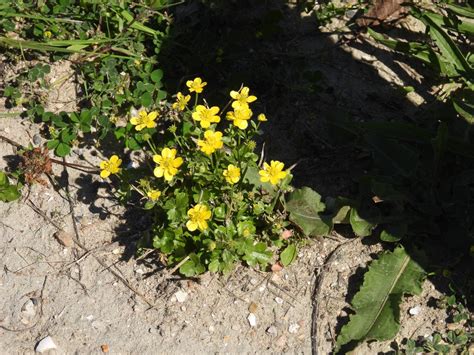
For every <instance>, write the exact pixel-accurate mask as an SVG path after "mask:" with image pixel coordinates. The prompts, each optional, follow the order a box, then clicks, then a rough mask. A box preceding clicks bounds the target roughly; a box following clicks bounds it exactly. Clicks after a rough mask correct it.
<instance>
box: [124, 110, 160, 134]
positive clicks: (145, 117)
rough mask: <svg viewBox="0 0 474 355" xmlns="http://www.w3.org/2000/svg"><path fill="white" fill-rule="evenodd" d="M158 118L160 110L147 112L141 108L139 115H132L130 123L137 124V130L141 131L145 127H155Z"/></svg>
mask: <svg viewBox="0 0 474 355" xmlns="http://www.w3.org/2000/svg"><path fill="white" fill-rule="evenodd" d="M157 118H158V112H157V111H152V112H150V113H147V112H146V111H145V110H140V111H139V112H138V116H136V117H132V118H131V119H130V123H131V124H132V125H134V126H135V129H136V130H137V131H141V130H142V129H143V128H155V127H156V122H155V120H156V119H157Z"/></svg>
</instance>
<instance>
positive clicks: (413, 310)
mask: <svg viewBox="0 0 474 355" xmlns="http://www.w3.org/2000/svg"><path fill="white" fill-rule="evenodd" d="M420 312H421V307H420V306H415V307H412V308H410V309H409V310H408V313H410V314H411V315H412V316H416V315H418V314H419V313H420Z"/></svg>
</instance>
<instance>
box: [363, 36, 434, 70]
mask: <svg viewBox="0 0 474 355" xmlns="http://www.w3.org/2000/svg"><path fill="white" fill-rule="evenodd" d="M367 31H368V33H369V34H370V35H371V36H372V37H373V38H374V39H375V40H376V41H377V42H380V43H382V44H383V45H385V46H387V47H389V48H390V49H393V50H394V51H398V52H402V53H405V54H409V55H412V56H413V57H415V58H418V59H420V60H422V61H423V62H425V63H427V64H435V63H433V60H432V59H433V58H432V56H433V54H432V50H431V48H430V47H429V46H427V45H425V44H420V43H416V42H402V41H396V40H392V39H387V38H385V37H384V36H383V35H382V34H380V33H378V32H376V31H374V30H372V29H371V28H368V29H367Z"/></svg>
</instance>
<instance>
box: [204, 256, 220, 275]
mask: <svg viewBox="0 0 474 355" xmlns="http://www.w3.org/2000/svg"><path fill="white" fill-rule="evenodd" d="M219 265H220V263H219V260H217V259H216V260H213V261H211V262H210V263H209V265H208V266H207V268H208V269H209V271H210V272H218V271H219Z"/></svg>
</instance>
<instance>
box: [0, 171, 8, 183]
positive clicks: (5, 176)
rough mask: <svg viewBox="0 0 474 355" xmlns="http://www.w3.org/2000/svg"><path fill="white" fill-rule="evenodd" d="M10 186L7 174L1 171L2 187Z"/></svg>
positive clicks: (0, 181)
mask: <svg viewBox="0 0 474 355" xmlns="http://www.w3.org/2000/svg"><path fill="white" fill-rule="evenodd" d="M8 185H10V184H9V182H8V177H7V174H5V173H4V172H3V171H0V186H8Z"/></svg>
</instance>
